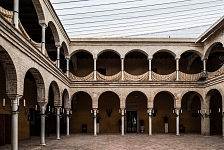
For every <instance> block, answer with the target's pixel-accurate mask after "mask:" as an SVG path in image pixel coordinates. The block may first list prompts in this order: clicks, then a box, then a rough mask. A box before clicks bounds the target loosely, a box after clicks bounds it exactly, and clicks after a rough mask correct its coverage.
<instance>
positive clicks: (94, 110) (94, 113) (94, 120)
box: [93, 109, 97, 136]
mask: <svg viewBox="0 0 224 150" xmlns="http://www.w3.org/2000/svg"><path fill="white" fill-rule="evenodd" d="M96 115H97V109H93V116H94V119H93V128H94V136H97V133H96Z"/></svg>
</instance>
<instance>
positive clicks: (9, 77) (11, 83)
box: [0, 46, 18, 98]
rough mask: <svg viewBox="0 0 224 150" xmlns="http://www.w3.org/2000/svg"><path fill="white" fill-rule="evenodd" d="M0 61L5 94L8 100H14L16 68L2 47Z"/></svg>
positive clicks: (16, 87)
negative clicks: (3, 75) (3, 74)
mask: <svg viewBox="0 0 224 150" xmlns="http://www.w3.org/2000/svg"><path fill="white" fill-rule="evenodd" d="M0 61H1V63H2V66H3V69H4V71H5V79H6V94H7V95H8V97H9V98H15V96H16V95H17V94H18V85H17V81H18V79H17V73H16V68H15V65H14V63H13V60H12V59H11V57H10V56H9V54H8V53H7V51H6V50H5V49H4V48H3V47H2V46H0Z"/></svg>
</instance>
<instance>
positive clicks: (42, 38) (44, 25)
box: [41, 24, 47, 55]
mask: <svg viewBox="0 0 224 150" xmlns="http://www.w3.org/2000/svg"><path fill="white" fill-rule="evenodd" d="M41 27H42V30H41V31H42V34H41V52H42V54H44V55H45V30H46V27H47V25H46V24H41Z"/></svg>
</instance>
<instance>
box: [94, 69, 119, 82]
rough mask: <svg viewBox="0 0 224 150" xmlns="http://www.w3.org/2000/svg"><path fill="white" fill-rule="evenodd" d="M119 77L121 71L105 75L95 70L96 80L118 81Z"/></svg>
mask: <svg viewBox="0 0 224 150" xmlns="http://www.w3.org/2000/svg"><path fill="white" fill-rule="evenodd" d="M120 79H121V71H120V72H118V73H117V74H115V75H113V76H105V75H102V74H100V73H99V72H97V80H98V81H119V80H120Z"/></svg>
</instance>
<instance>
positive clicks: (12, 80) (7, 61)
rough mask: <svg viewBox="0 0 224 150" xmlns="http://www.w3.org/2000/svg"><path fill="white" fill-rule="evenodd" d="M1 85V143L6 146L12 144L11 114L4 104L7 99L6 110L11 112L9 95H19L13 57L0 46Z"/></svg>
mask: <svg viewBox="0 0 224 150" xmlns="http://www.w3.org/2000/svg"><path fill="white" fill-rule="evenodd" d="M0 85H1V86H0V104H1V107H0V126H1V130H0V143H1V144H2V145H4V144H11V112H10V111H5V110H4V109H3V108H2V104H3V99H5V109H6V110H11V107H10V106H11V101H10V98H9V97H8V95H10V94H17V74H16V70H15V66H14V63H13V61H12V59H11V57H10V56H9V54H8V53H7V51H6V50H5V49H4V48H3V47H2V46H0ZM20 129H21V128H19V132H20ZM19 138H20V137H19Z"/></svg>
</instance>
